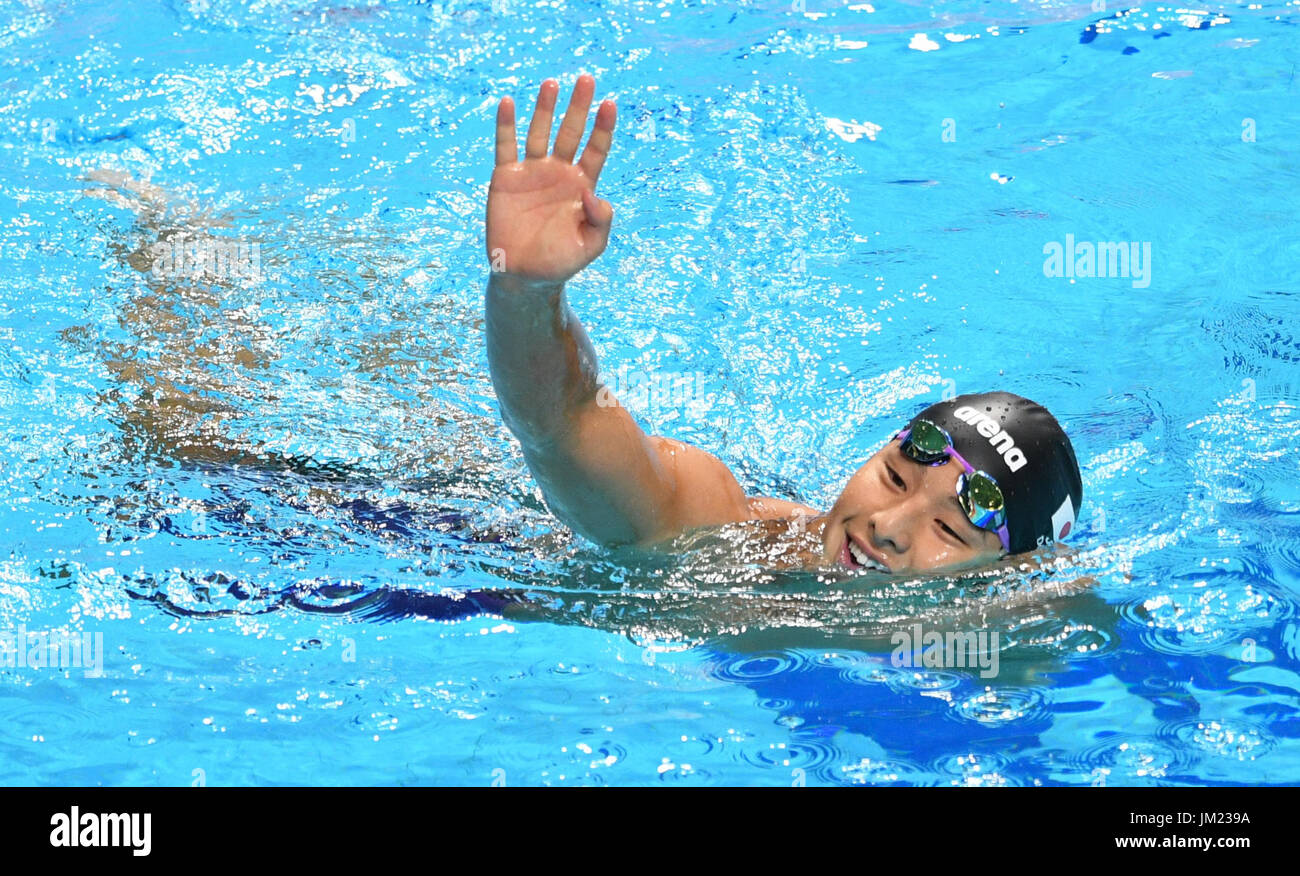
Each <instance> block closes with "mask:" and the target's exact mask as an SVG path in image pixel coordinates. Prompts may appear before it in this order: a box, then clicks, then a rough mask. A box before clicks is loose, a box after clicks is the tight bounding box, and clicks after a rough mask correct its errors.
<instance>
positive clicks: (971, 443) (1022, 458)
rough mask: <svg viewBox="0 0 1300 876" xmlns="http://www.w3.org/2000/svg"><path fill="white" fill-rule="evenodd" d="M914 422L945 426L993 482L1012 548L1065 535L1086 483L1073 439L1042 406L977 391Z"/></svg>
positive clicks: (1006, 394) (1014, 550)
mask: <svg viewBox="0 0 1300 876" xmlns="http://www.w3.org/2000/svg"><path fill="white" fill-rule="evenodd" d="M917 419H923V420H929V421H930V422H931V423H934V424H935V425H936V426H939V427H941V428H943V429H944V430H946V431H947V432H948V434H949V435H951V436H952V443H953V446H954V447H956V448H957V452H958V453H960V454H961V455H962V456H963V457H965V458H966V461H967V462H969V463H970V464H971V465H973V466H974V467H975V469H976V470H983V471H986V472H988V473H989V474H991V475H992V476H993V479H994V480H996V481H997V482H998V486H999V487H1000V488H1001V489H1002V496H1003V498H1004V499H1005V501H1006V506H1007V534H1008V536H1009V541H1010V543H1011V553H1013V554H1019V553H1024V552H1025V551H1029V550H1033V549H1034V548H1036V547H1038V546H1040V545H1048V544H1051V543H1052V542H1053V541H1063V540H1064V539H1065V537H1066V536H1067V535H1069V533H1070V530H1071V529H1073V528H1074V521H1075V516H1076V515H1077V514H1078V512H1079V507H1080V505H1082V503H1083V480H1082V478H1080V476H1079V463H1078V461H1077V460H1076V459H1075V458H1074V448H1073V447H1072V446H1071V445H1070V439H1069V438H1068V437H1067V436H1066V434H1065V431H1064V430H1063V429H1061V426H1060V424H1059V423H1057V422H1056V418H1055V417H1053V416H1052V415H1051V414H1050V413H1048V411H1047V408H1045V407H1043V406H1042V405H1040V404H1036V403H1035V402H1032V401H1030V400H1029V399H1027V398H1022V397H1021V396H1018V395H1013V394H1011V393H1009V392H982V393H974V394H968V395H959V396H957V397H956V398H954V399H950V400H948V401H942V402H938V403H937V404H933V405H930V406H929V407H928V408H926V409H925V410H923V411H921V412H920V413H919V414H917V415H916V416H915V417H913V420H917ZM908 425H909V426H910V425H911V423H909V424H908Z"/></svg>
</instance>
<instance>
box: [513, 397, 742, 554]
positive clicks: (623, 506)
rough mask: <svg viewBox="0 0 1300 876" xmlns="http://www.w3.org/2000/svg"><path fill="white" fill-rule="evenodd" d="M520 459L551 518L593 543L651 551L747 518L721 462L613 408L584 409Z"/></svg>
mask: <svg viewBox="0 0 1300 876" xmlns="http://www.w3.org/2000/svg"><path fill="white" fill-rule="evenodd" d="M525 458H526V459H527V460H528V465H529V468H530V469H531V470H532V472H533V475H534V476H535V477H536V478H537V480H538V482H539V483H540V484H541V487H542V492H543V494H544V495H545V496H546V500H547V503H548V505H550V507H551V510H552V511H553V512H554V513H555V515H556V516H557V517H559V518H560V519H561V520H562V521H564V523H565V524H567V525H568V526H569V527H571V528H572V529H574V530H576V531H577V532H579V533H581V534H582V535H584V536H586V537H587V538H590V539H591V540H593V541H596V542H599V543H601V544H639V545H652V544H655V543H659V542H663V541H667V540H668V539H671V538H673V537H674V536H676V535H677V534H679V533H681V532H683V531H685V530H687V529H690V528H693V527H696V526H711V525H719V524H723V523H731V522H735V521H738V520H747V519H750V518H752V517H753V516H754V514H753V513H752V511H751V509H750V507H749V504H748V500H747V498H746V496H745V493H744V490H742V489H741V487H740V484H739V483H738V482H737V481H736V478H735V476H734V475H732V473H731V470H730V469H728V468H727V466H726V465H725V464H724V463H723V462H722V460H720V459H718V458H717V457H716V456H714V455H713V454H711V453H708V452H706V451H704V450H701V449H700V448H698V447H693V446H691V445H689V444H685V443H683V442H681V441H676V440H673V439H671V438H663V437H660V436H649V435H646V434H645V432H643V431H642V430H641V428H640V427H639V426H638V425H637V424H636V421H635V420H633V419H632V416H631V415H630V414H629V413H628V412H627V410H626V409H625V408H623V407H622V406H621V405H604V406H602V405H598V404H595V403H590V404H587V405H584V406H583V407H582V408H580V409H579V410H578V411H577V412H576V413H575V416H574V418H573V421H572V424H571V426H570V428H569V430H568V431H567V432H566V433H565V434H564V435H563V436H560V437H559V438H557V440H556V441H554V442H552V443H551V444H549V445H546V446H543V447H533V448H525Z"/></svg>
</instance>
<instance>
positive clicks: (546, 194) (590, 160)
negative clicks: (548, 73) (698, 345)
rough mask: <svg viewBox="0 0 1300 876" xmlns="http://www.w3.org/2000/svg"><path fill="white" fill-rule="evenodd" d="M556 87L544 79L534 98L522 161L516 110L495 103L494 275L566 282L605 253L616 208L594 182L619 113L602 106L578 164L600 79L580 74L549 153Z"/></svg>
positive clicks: (490, 246)
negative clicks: (598, 194) (600, 195)
mask: <svg viewBox="0 0 1300 876" xmlns="http://www.w3.org/2000/svg"><path fill="white" fill-rule="evenodd" d="M559 88H560V87H559V83H557V82H556V81H555V80H554V79H547V80H546V81H545V82H543V83H542V87H541V89H540V90H539V91H538V93H537V107H536V109H535V110H534V112H533V119H532V123H531V124H530V125H529V126H528V139H527V141H526V144H525V148H524V160H523V161H520V160H519V157H518V152H517V141H516V136H515V105H514V101H513V100H511V99H510V98H508V97H506V98H502V100H501V103H500V104H499V105H498V106H497V135H496V169H495V170H494V171H493V172H492V184H491V186H490V187H489V189H488V204H487V250H488V260H489V262H490V263H491V265H492V270H493V271H497V272H503V273H506V274H510V275H512V276H517V277H520V278H526V279H530V280H544V281H549V282H561V283H562V282H564V281H565V280H568V279H569V278H570V277H572V276H573V275H574V274H576V273H578V271H580V270H582V269H583V268H584V267H586V266H587V265H588V264H589V263H590V262H591V261H592V260H593V259H595V258H596V257H597V256H599V255H600V254H601V253H602V252H604V251H605V245H606V244H607V243H608V242H609V227H610V222H611V221H612V220H613V216H614V210H613V208H612V207H611V206H610V204H609V202H608V201H604V200H601V199H600V198H598V197H596V194H595V189H596V179H597V177H599V176H600V169H601V167H602V166H603V165H604V164H605V157H606V156H607V155H608V154H609V144H610V140H611V138H612V135H613V133H614V122H615V120H616V117H617V110H616V108H615V106H614V102H613V101H612V100H606V101H604V102H603V103H601V105H600V108H599V109H598V110H597V112H596V124H595V127H594V128H593V129H592V132H591V136H590V137H589V138H588V140H587V146H586V148H585V149H583V151H582V157H581V158H580V159H579V161H578V163H577V164H574V163H573V157H574V154H575V153H576V152H577V150H578V143H579V141H580V140H581V139H582V132H583V129H584V128H586V126H587V113H588V111H589V110H590V109H591V99H592V96H593V95H594V94H595V91H596V80H595V79H594V78H592V77H591V76H590V75H588V74H585V73H584V74H583V75H582V76H579V77H578V81H577V83H576V84H575V85H574V86H573V94H572V96H571V97H570V98H569V108H568V110H567V111H566V112H565V114H564V121H563V122H562V123H561V124H560V131H559V133H558V134H557V135H556V138H555V148H554V150H553V151H552V152H551V154H549V155H548V154H547V152H546V147H547V145H548V143H549V141H550V136H551V122H552V119H553V116H554V112H555V98H556V95H557V93H558V92H559Z"/></svg>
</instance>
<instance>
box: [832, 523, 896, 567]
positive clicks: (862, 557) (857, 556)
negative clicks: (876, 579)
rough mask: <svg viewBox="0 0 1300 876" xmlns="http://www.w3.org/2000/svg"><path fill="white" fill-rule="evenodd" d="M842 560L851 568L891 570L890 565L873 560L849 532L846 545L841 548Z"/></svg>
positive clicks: (846, 535) (845, 539)
mask: <svg viewBox="0 0 1300 876" xmlns="http://www.w3.org/2000/svg"><path fill="white" fill-rule="evenodd" d="M840 562H841V563H842V564H843V565H845V566H847V567H849V568H850V569H871V570H872V571H875V572H885V573H886V574H888V572H889V567H888V566H886V565H884V564H883V563H879V562H877V561H876V560H873V559H872V558H871V557H870V556H869V555H868V554H867V552H866V551H865V550H863V549H862V548H861V547H859V546H858V544H857V543H856V542H854V540H853V538H852V537H851V536H850V535H849V534H848V533H847V532H846V533H845V534H844V546H843V547H842V548H840Z"/></svg>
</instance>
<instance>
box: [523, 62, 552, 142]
mask: <svg viewBox="0 0 1300 876" xmlns="http://www.w3.org/2000/svg"><path fill="white" fill-rule="evenodd" d="M559 92H560V83H558V82H556V81H555V80H554V79H547V80H546V81H545V82H543V83H542V87H541V88H539V89H538V90H537V106H536V107H535V108H534V109H533V120H532V121H531V122H530V123H529V124H528V140H527V141H525V143H524V156H525V157H527V158H545V157H546V145H547V144H548V143H550V142H551V120H552V118H553V117H554V114H555V95H557V94H559Z"/></svg>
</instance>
